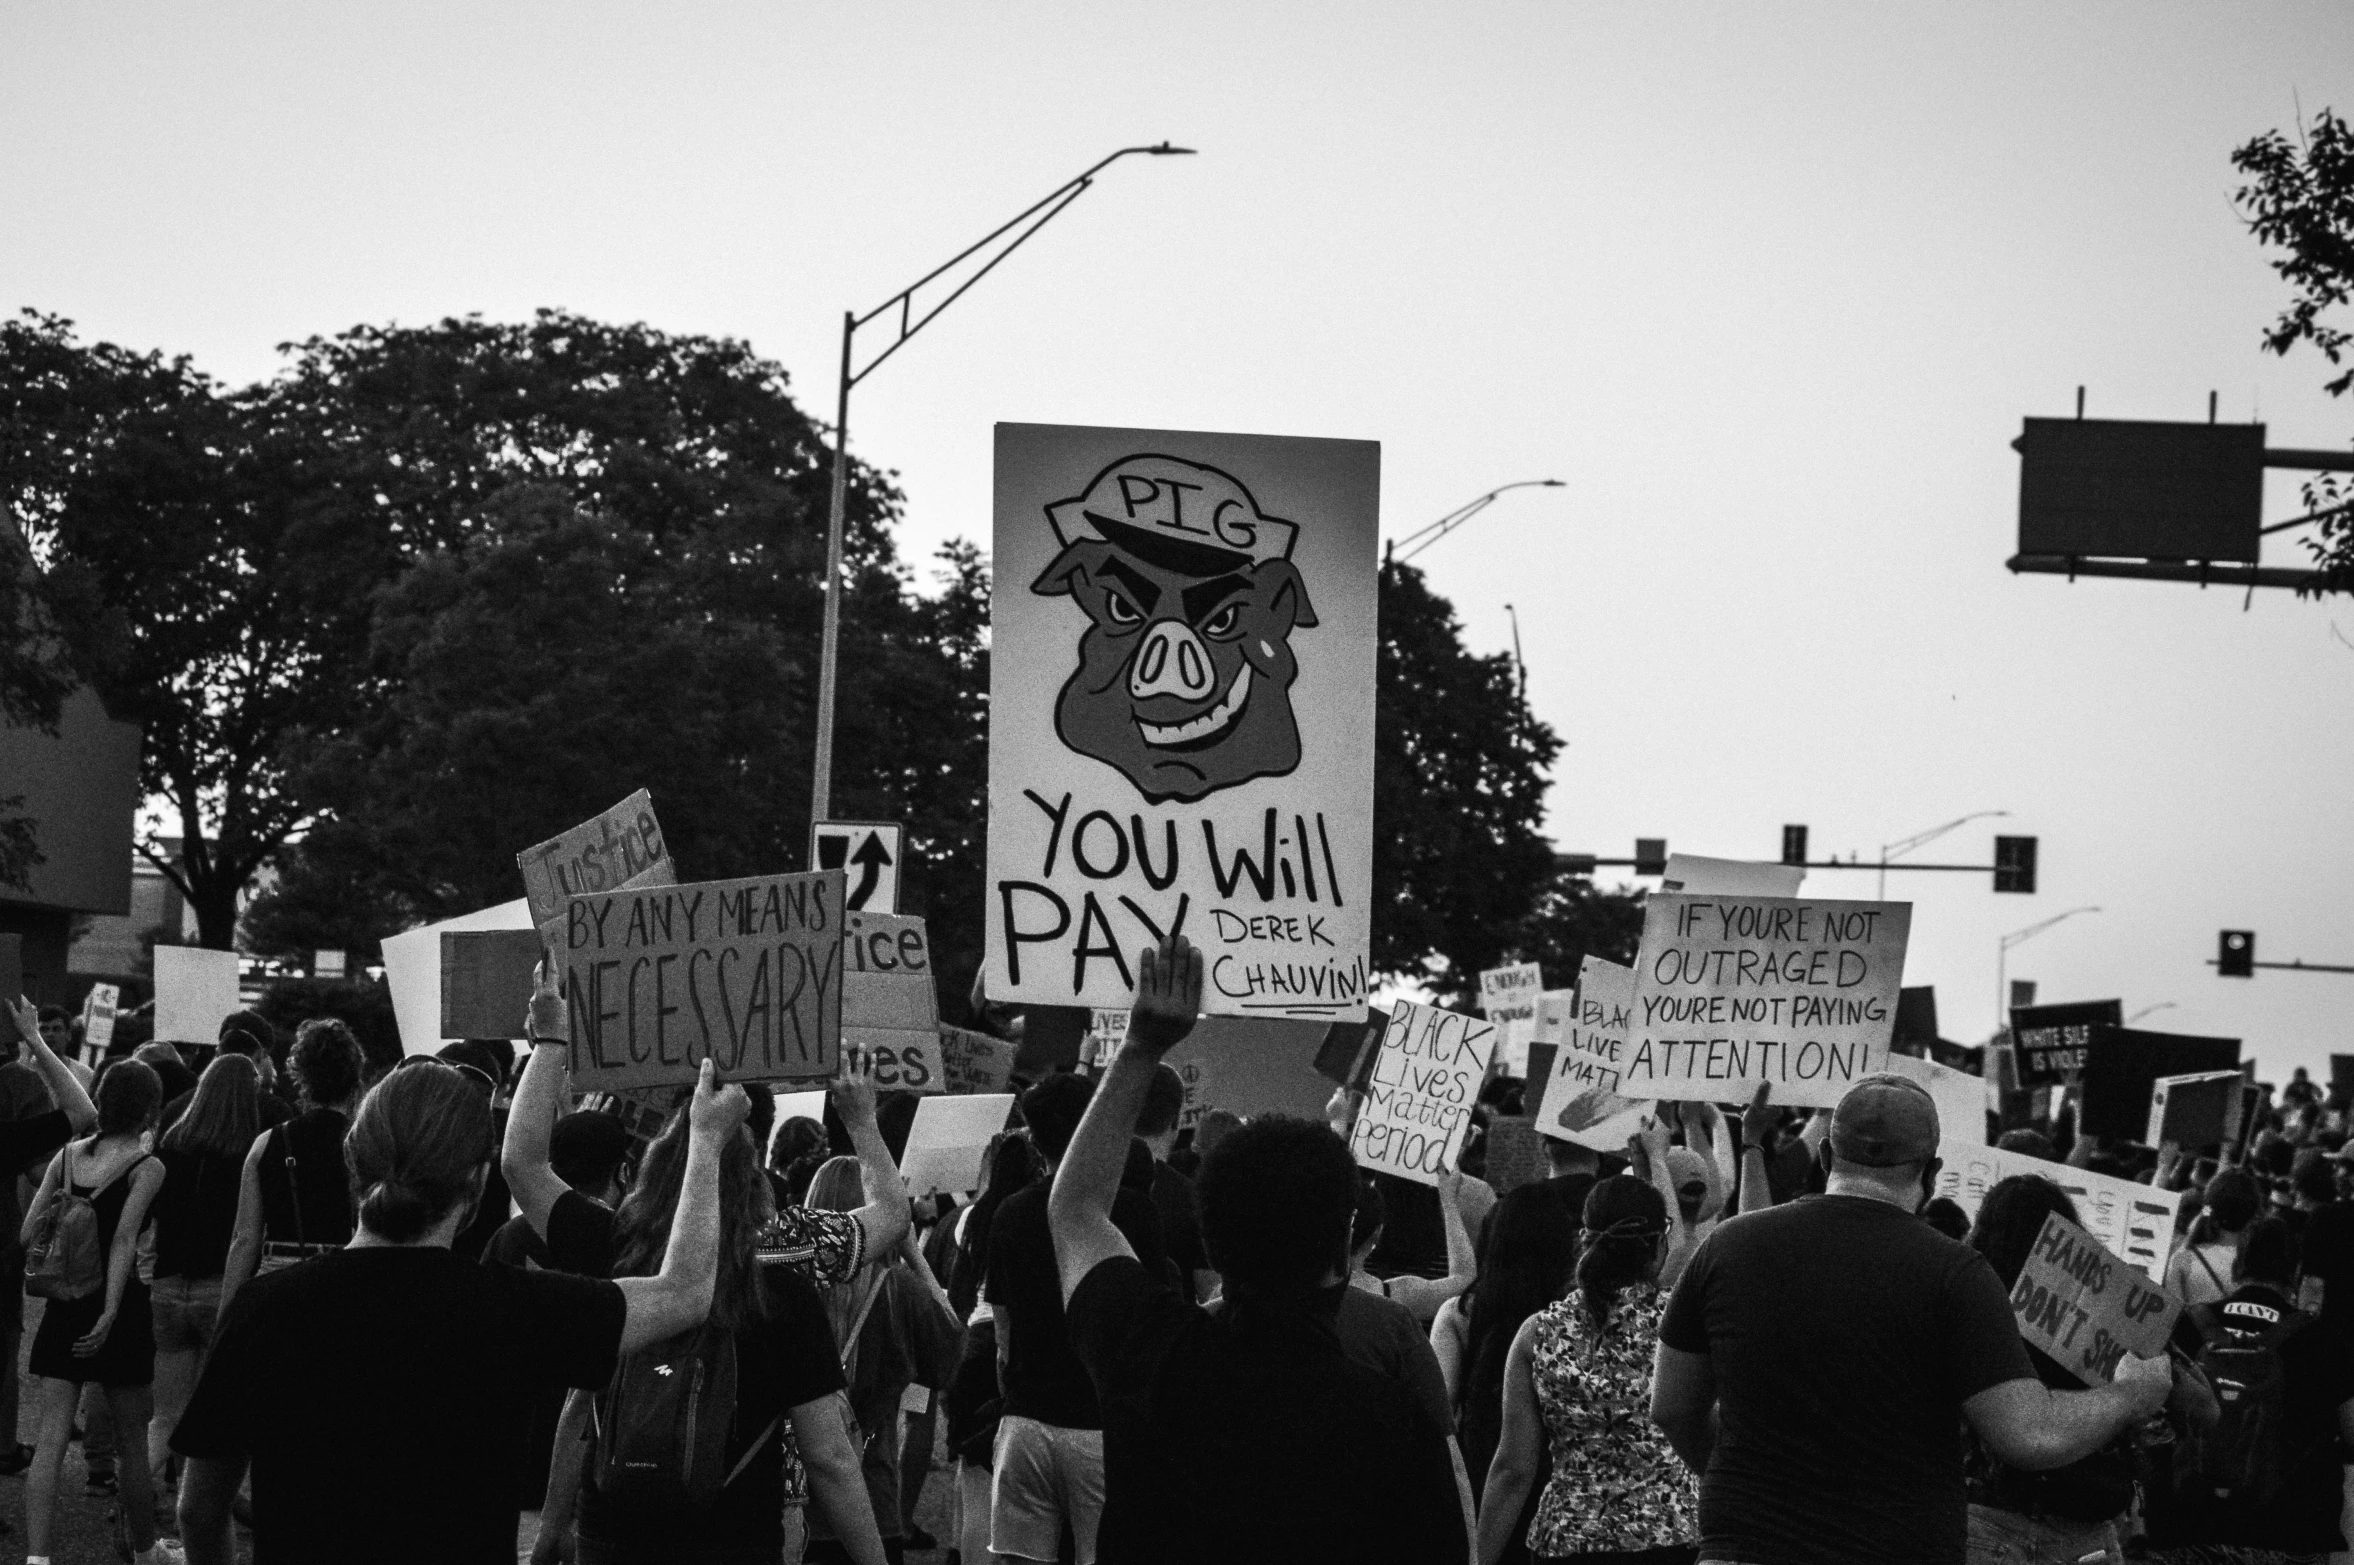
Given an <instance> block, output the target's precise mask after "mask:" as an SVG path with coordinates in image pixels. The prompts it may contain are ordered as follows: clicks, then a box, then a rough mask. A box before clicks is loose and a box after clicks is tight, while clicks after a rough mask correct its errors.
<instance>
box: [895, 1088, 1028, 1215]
mask: <svg viewBox="0 0 2354 1565" xmlns="http://www.w3.org/2000/svg"><path fill="white" fill-rule="evenodd" d="M1013 1106H1014V1100H1013V1094H1011V1093H1005V1092H998V1093H988V1094H983V1095H979V1096H971V1097H957V1096H950V1095H946V1094H943V1095H940V1096H936V1097H929V1098H921V1099H918V1100H917V1102H916V1106H915V1118H914V1119H913V1120H911V1121H910V1122H909V1123H908V1127H907V1145H906V1147H905V1148H904V1149H902V1151H901V1152H900V1155H899V1177H900V1179H901V1181H902V1182H903V1183H905V1184H906V1186H907V1193H908V1194H909V1195H911V1196H919V1195H930V1194H931V1193H932V1192H933V1191H935V1190H945V1191H947V1192H948V1193H949V1194H951V1195H963V1194H964V1193H965V1192H967V1191H969V1190H978V1189H979V1188H980V1187H981V1175H982V1172H983V1170H982V1167H981V1164H982V1160H983V1159H984V1158H986V1157H987V1156H988V1155H989V1142H990V1140H991V1139H992V1138H993V1137H995V1136H996V1134H997V1133H998V1132H999V1131H1001V1130H1003V1129H1004V1128H1005V1121H1006V1116H1007V1115H1008V1114H1010V1113H1012V1112H1013Z"/></svg>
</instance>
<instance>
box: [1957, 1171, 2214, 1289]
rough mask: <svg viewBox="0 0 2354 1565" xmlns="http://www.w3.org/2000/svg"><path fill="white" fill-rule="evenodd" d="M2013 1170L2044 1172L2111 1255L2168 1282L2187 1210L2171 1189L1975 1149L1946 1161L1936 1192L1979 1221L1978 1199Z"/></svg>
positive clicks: (2022, 1172) (2027, 1172)
mask: <svg viewBox="0 0 2354 1565" xmlns="http://www.w3.org/2000/svg"><path fill="white" fill-rule="evenodd" d="M1942 1150H1943V1149H1942V1148H1941V1149H1940V1154H1941V1155H1942ZM2014 1174H2037V1175H2041V1176H2042V1177H2043V1178H2045V1179H2049V1180H2051V1181H2052V1182H2053V1183H2054V1184H2056V1185H2058V1186H2059V1187H2060V1188H2061V1189H2062V1190H2065V1191H2067V1192H2068V1198H2069V1199H2070V1200H2071V1201H2074V1202H2075V1203H2076V1220H2077V1221H2078V1222H2079V1223H2081V1224H2083V1225H2084V1227H2085V1229H2086V1231H2087V1232H2089V1233H2090V1234H2091V1235H2092V1236H2093V1237H2094V1238H2095V1239H2098V1240H2100V1242H2101V1243H2102V1244H2103V1245H2104V1246H2106V1247H2107V1248H2108V1250H2109V1253H2111V1254H2112V1255H2117V1256H2121V1257H2123V1258H2124V1259H2125V1260H2126V1261H2127V1262H2129V1263H2131V1264H2132V1265H2134V1266H2136V1267H2139V1268H2140V1269H2141V1271H2142V1273H2143V1275H2145V1276H2147V1277H2149V1278H2150V1279H2151V1280H2152V1281H2154V1282H2163V1281H2165V1280H2166V1258H2167V1257H2168V1256H2169V1255H2171V1254H2173V1253H2174V1230H2175V1225H2176V1222H2177V1221H2178V1219H2179V1217H2180V1214H2181V1208H2182V1202H2181V1198H2180V1197H2179V1196H2178V1195H2177V1194H2176V1193H2175V1192H2173V1191H2171V1190H2154V1189H2152V1188H2151V1187H2150V1186H2148V1185H2145V1184H2140V1183H2138V1182H2136V1181H2134V1180H2131V1179H2112V1178H2111V1177H2109V1176H2108V1175H2106V1174H2095V1173H2092V1172H2090V1171H2089V1170H2086V1169H2081V1168H2071V1167H2070V1166H2069V1165H2067V1164H2066V1163H2054V1162H2051V1161H2050V1160H2048V1159H2046V1158H2040V1157H2029V1156H2028V1155H2027V1154H2026V1153H2024V1152H2005V1151H2003V1150H2002V1149H2001V1148H2000V1147H1972V1148H1968V1149H1966V1150H1963V1151H1962V1152H1961V1153H1960V1155H1959V1156H1957V1157H1952V1158H1948V1159H1947V1160H1946V1163H1945V1167H1944V1168H1942V1169H1940V1170H1939V1171H1938V1175H1937V1189H1936V1191H1935V1194H1937V1195H1941V1196H1944V1197H1946V1198H1947V1199H1949V1200H1951V1201H1953V1202H1954V1203H1956V1204H1957V1205H1959V1206H1960V1207H1961V1209H1962V1210H1963V1211H1965V1212H1967V1213H1969V1214H1970V1220H1971V1221H1972V1222H1976V1221H1977V1220H1978V1203H1979V1202H1981V1201H1983V1200H1985V1199H1986V1192H1987V1191H1989V1190H1992V1189H1993V1188H1994V1187H1995V1186H1996V1185H1998V1184H2000V1183H2002V1181H2004V1180H2005V1179H2008V1178H2010V1177H2011V1176H2012V1175H2014Z"/></svg>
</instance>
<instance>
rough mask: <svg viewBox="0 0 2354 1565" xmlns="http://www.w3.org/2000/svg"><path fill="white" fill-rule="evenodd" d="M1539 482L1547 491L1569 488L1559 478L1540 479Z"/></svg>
mask: <svg viewBox="0 0 2354 1565" xmlns="http://www.w3.org/2000/svg"><path fill="white" fill-rule="evenodd" d="M1537 482H1538V483H1539V484H1542V485H1543V486H1544V487H1545V488H1547V489H1567V488H1568V487H1569V485H1567V484H1565V483H1563V482H1562V481H1561V480H1560V479H1558V478H1540V479H1538V480H1537Z"/></svg>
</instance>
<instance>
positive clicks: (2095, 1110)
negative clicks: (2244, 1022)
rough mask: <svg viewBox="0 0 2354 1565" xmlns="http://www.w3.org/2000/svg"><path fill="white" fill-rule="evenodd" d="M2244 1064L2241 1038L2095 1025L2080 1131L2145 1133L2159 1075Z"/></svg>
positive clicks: (2086, 1066) (2088, 1054)
mask: <svg viewBox="0 0 2354 1565" xmlns="http://www.w3.org/2000/svg"><path fill="white" fill-rule="evenodd" d="M2239 1063H2240V1041H2239V1040H2238V1039H2237V1038H2194V1037H2191V1036H2189V1035H2188V1034H2184V1033H2171V1032H2143V1031H2141V1030H2139V1029H2136V1028H2127V1027H2095V1028H2094V1029H2093V1030H2092V1042H2091V1043H2090V1044H2089V1045H2088V1046H2087V1048H2086V1050H2085V1060H2084V1078H2083V1081H2084V1097H2083V1102H2082V1106H2081V1108H2080V1109H2079V1110H2078V1118H2077V1123H2076V1128H2077V1132H2078V1134H2080V1135H2093V1136H2128V1137H2132V1136H2139V1135H2140V1134H2141V1133H2142V1132H2143V1131H2144V1130H2146V1129H2148V1128H2149V1123H2150V1094H2151V1093H2152V1092H2153V1091H2155V1090H2156V1088H2157V1085H2158V1078H2159V1077H2161V1076H2187V1075H2191V1074H2194V1073H2198V1072H2206V1071H2225V1070H2233V1069H2236V1068H2237V1067H2238V1065H2239Z"/></svg>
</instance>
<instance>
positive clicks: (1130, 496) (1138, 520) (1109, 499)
mask: <svg viewBox="0 0 2354 1565" xmlns="http://www.w3.org/2000/svg"><path fill="white" fill-rule="evenodd" d="M1046 516H1047V520H1049V521H1050V522H1052V523H1053V524H1054V535H1055V537H1056V538H1058V539H1060V540H1061V541H1062V545H1063V547H1064V548H1066V549H1067V548H1069V547H1070V546H1071V545H1072V544H1075V543H1078V542H1080V541H1082V540H1083V539H1088V538H1096V539H1100V540H1102V541H1103V542H1105V543H1108V544H1112V545H1115V546H1117V547H1119V548H1122V549H1125V550H1127V551H1128V552H1129V553H1131V554H1135V555H1137V556H1139V557H1140V558H1142V559H1145V560H1148V561H1150V562H1152V563H1153V564H1155V565H1159V566H1162V567H1164V568H1166V569H1169V570H1176V571H1184V572H1186V573H1188V574H1191V575H1202V576H1207V575H1214V574H1216V573H1217V572H1220V571H1229V570H1234V569H1236V568H1238V567H1240V566H1243V565H1253V564H1259V563H1261V562H1264V561H1267V560H1281V559H1287V558H1289V557H1290V555H1291V546H1292V542H1293V540H1294V539H1296V538H1297V537H1298V536H1299V531H1300V527H1299V523H1297V522H1287V521H1283V520H1280V519H1279V518H1276V517H1272V516H1269V515H1267V514H1266V513H1265V512H1264V511H1261V510H1260V509H1259V502H1258V501H1256V500H1254V499H1252V498H1251V492H1250V491H1249V490H1248V489H1246V488H1244V487H1243V484H1242V481H1241V480H1240V479H1238V478H1235V477H1234V476H1233V475H1231V474H1228V473H1222V472H1220V471H1219V470H1218V469H1216V468H1214V467H1204V466H1203V465H1202V464H1200V463H1199V462H1187V461H1183V460H1181V459H1179V458H1177V457H1173V456H1129V457H1122V458H1121V459H1120V460H1119V461H1117V462H1114V463H1113V464H1112V465H1111V466H1109V467H1107V468H1105V469H1104V470H1103V471H1102V472H1100V473H1098V474H1096V475H1095V481H1094V482H1092V483H1090V484H1089V485H1088V486H1087V489H1086V492H1085V493H1083V494H1080V495H1078V496H1075V497H1074V498H1072V499H1069V500H1057V501H1055V502H1054V503H1053V504H1052V505H1050V506H1048V507H1047V508H1046Z"/></svg>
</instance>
